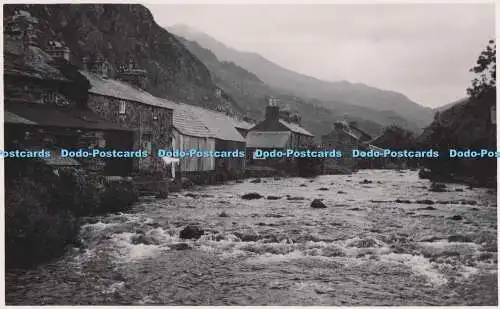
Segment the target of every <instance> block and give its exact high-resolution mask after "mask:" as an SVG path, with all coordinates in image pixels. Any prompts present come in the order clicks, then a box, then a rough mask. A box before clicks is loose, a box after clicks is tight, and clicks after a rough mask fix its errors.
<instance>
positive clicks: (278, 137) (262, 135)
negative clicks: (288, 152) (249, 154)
mask: <svg viewBox="0 0 500 309" xmlns="http://www.w3.org/2000/svg"><path fill="white" fill-rule="evenodd" d="M290 136H291V133H290V132H289V131H284V132H276V131H250V132H248V135H247V139H246V140H247V148H284V147H286V145H287V144H288V141H289V140H290Z"/></svg>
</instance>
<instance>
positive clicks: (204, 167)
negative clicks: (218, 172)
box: [174, 130, 215, 172]
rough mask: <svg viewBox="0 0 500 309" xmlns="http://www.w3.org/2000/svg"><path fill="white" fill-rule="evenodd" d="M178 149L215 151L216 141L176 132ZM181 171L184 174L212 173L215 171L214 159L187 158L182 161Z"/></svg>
mask: <svg viewBox="0 0 500 309" xmlns="http://www.w3.org/2000/svg"><path fill="white" fill-rule="evenodd" d="M174 136H175V140H176V144H177V145H178V146H177V149H179V150H183V151H189V150H191V149H197V150H202V151H205V150H206V151H214V150H215V140H214V139H213V138H204V137H194V136H189V135H183V134H180V133H179V131H177V130H174ZM180 161H181V162H180V166H181V171H183V172H199V171H212V170H214V169H215V159H214V157H206V158H203V157H200V158H197V157H185V158H181V159H180Z"/></svg>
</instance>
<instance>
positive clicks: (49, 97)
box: [42, 91, 56, 104]
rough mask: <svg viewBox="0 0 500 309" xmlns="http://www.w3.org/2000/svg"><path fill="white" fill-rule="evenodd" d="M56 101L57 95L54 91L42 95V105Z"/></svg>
mask: <svg viewBox="0 0 500 309" xmlns="http://www.w3.org/2000/svg"><path fill="white" fill-rule="evenodd" d="M55 101H56V93H55V92H53V91H44V92H43V93H42V103H45V104H48V103H53V102H55Z"/></svg>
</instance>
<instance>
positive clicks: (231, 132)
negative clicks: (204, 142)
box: [188, 105, 249, 178]
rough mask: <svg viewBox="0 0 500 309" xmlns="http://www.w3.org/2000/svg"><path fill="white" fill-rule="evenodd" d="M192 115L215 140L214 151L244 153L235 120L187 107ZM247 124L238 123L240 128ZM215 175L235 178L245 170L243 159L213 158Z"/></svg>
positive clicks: (223, 115)
mask: <svg viewBox="0 0 500 309" xmlns="http://www.w3.org/2000/svg"><path fill="white" fill-rule="evenodd" d="M188 108H189V109H190V111H191V113H192V115H194V116H195V117H197V118H198V119H199V120H200V121H201V122H202V123H203V125H204V126H205V127H206V128H207V129H208V130H209V131H210V133H211V136H212V137H213V138H214V140H215V144H214V146H215V148H214V149H215V151H224V152H235V151H240V152H242V153H244V152H245V148H246V143H245V138H244V137H243V135H242V134H241V133H240V132H239V131H238V129H237V126H238V124H237V123H236V122H237V120H235V118H233V117H230V116H228V115H226V114H225V113H220V112H216V111H212V110H208V109H205V108H201V107H197V106H192V105H189V106H188ZM242 125H246V126H247V127H248V125H249V124H243V123H240V126H242ZM214 164H215V173H216V174H217V175H218V176H219V175H225V176H220V177H229V178H236V177H239V176H240V175H241V174H242V173H243V172H244V169H245V158H244V157H233V156H231V157H225V158H223V157H219V158H214Z"/></svg>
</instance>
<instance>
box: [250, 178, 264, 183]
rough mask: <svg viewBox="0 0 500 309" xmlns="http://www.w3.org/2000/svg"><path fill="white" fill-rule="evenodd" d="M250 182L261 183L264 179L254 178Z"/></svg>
mask: <svg viewBox="0 0 500 309" xmlns="http://www.w3.org/2000/svg"><path fill="white" fill-rule="evenodd" d="M250 182H251V183H261V182H262V179H260V178H255V179H254V180H251V181H250Z"/></svg>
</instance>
